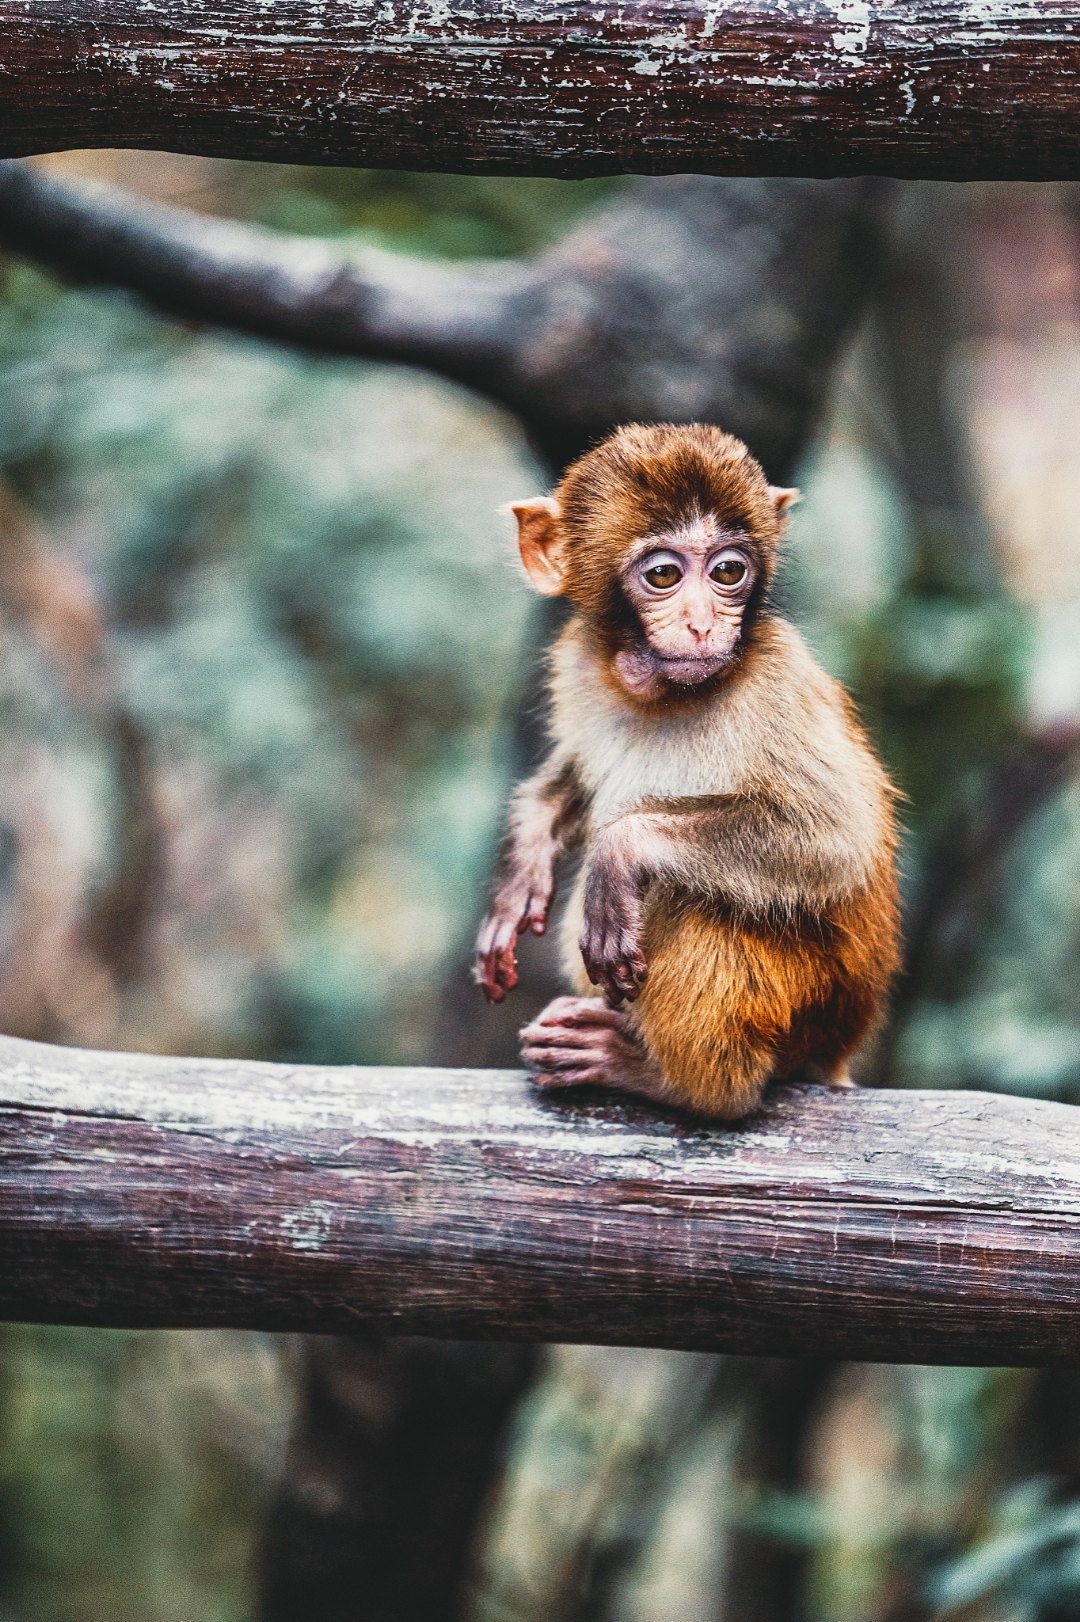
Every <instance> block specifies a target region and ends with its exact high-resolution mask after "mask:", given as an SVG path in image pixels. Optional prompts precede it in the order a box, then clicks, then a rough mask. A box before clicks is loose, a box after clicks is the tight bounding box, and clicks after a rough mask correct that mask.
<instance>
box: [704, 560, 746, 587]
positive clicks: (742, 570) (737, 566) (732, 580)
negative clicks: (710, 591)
mask: <svg viewBox="0 0 1080 1622" xmlns="http://www.w3.org/2000/svg"><path fill="white" fill-rule="evenodd" d="M709 579H710V580H715V581H716V584H717V585H718V586H737V585H738V584H739V582H740V581H741V580H745V579H746V560H745V558H741V557H740V556H739V554H738V553H737V552H727V553H725V554H724V556H723V557H719V558H717V560H716V562H715V563H714V564H713V566H712V568H711V569H710V570H709Z"/></svg>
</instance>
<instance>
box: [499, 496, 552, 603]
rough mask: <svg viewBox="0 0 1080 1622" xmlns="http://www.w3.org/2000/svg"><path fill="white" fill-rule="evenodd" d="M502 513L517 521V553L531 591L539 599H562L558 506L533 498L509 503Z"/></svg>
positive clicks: (548, 501)
mask: <svg viewBox="0 0 1080 1622" xmlns="http://www.w3.org/2000/svg"><path fill="white" fill-rule="evenodd" d="M503 511H504V512H505V511H509V512H512V513H513V515H514V517H515V518H516V519H517V523H518V551H519V552H520V553H521V561H522V563H523V564H524V565H525V572H526V574H527V575H528V577H529V579H530V580H531V581H532V584H533V589H534V590H535V591H538V592H539V593H540V595H541V596H542V597H561V596H562V594H563V592H564V591H565V590H566V587H565V586H564V585H563V572H562V559H561V557H560V556H559V554H560V551H561V547H560V545H559V542H560V536H559V527H558V525H559V503H558V502H557V501H556V500H555V498H554V497H553V496H533V497H531V499H530V500H528V501H511V502H510V504H509V507H508V508H504V509H503Z"/></svg>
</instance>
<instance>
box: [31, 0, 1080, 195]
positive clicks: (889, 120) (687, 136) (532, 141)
mask: <svg viewBox="0 0 1080 1622" xmlns="http://www.w3.org/2000/svg"><path fill="white" fill-rule="evenodd" d="M1078 20H1080V0H995V3H993V4H992V5H985V4H980V5H977V6H973V5H970V4H968V3H967V0H933V3H930V0H876V3H875V0H802V3H800V4H798V5H789V4H788V0H739V3H737V4H729V5H724V4H722V3H714V0H638V3H636V4H635V5H633V6H616V5H599V6H598V5H596V4H587V3H584V0H515V3H514V4H512V5H511V4H509V3H508V0H482V3H475V0H439V3H438V4H436V3H434V0H427V3H424V4H416V3H415V0H385V3H380V4H379V5H377V6H375V5H363V6H361V5H357V4H355V3H353V0H269V3H267V4H262V5H259V6H251V5H249V4H247V3H245V0H218V3H216V4H214V5H213V6H210V5H207V4H205V0H159V3H158V4H156V5H154V6H153V7H147V6H145V5H143V4H142V3H140V0H65V4H63V5H58V4H56V0H0V37H2V39H3V69H4V78H3V95H2V96H0V155H4V156H20V155H24V154H28V153H33V152H44V151H51V150H56V149H58V148H62V147H76V146H79V147H88V146H140V147H159V148H168V149H170V150H173V151H183V152H201V153H209V154H213V155H218V156H223V157H233V158H265V159H273V160H279V161H284V162H297V163H328V164H365V165H374V166H381V167H392V168H405V169H443V170H456V171H462V172H465V171H479V172H482V173H490V174H534V175H565V176H571V177H573V176H581V175H600V174H613V173H619V172H623V171H636V172H640V173H652V174H664V173H671V172H673V171H678V170H683V171H686V170H693V171H698V172H705V173H714V174H802V175H853V174H866V173H874V174H889V175H901V176H921V177H938V178H947V179H955V180H961V179H965V180H966V179H975V178H1017V179H1020V178H1025V179H1030V180H1046V179H1054V178H1072V177H1075V176H1076V174H1077V172H1078V144H1080V120H1078V116H1077V91H1078V77H1080V30H1078V28H1077V22H1078Z"/></svg>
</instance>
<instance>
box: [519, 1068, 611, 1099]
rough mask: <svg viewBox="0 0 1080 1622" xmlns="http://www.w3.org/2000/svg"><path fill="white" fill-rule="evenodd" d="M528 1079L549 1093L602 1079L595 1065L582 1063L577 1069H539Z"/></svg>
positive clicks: (586, 1084)
mask: <svg viewBox="0 0 1080 1622" xmlns="http://www.w3.org/2000/svg"><path fill="white" fill-rule="evenodd" d="M529 1079H530V1080H531V1081H532V1084H533V1086H534V1087H536V1088H538V1089H539V1090H540V1091H541V1092H544V1093H550V1092H556V1091H557V1090H558V1089H559V1088H562V1087H587V1086H588V1085H589V1083H590V1082H592V1083H596V1082H598V1081H600V1080H602V1072H601V1070H600V1069H599V1067H598V1066H596V1065H582V1066H581V1067H580V1069H577V1070H549V1071H541V1072H538V1073H537V1074H536V1075H535V1076H531V1077H530V1078H529Z"/></svg>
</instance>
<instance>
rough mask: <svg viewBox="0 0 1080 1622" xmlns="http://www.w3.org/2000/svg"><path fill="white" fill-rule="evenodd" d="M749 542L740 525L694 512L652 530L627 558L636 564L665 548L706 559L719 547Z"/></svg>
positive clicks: (639, 539)
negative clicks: (707, 555)
mask: <svg viewBox="0 0 1080 1622" xmlns="http://www.w3.org/2000/svg"><path fill="white" fill-rule="evenodd" d="M748 539H749V537H748V535H747V531H746V529H745V528H744V526H743V525H741V524H738V523H736V522H734V521H730V520H729V521H725V520H724V519H722V518H719V517H718V516H717V515H716V514H715V513H691V514H688V515H687V517H685V518H683V519H681V520H678V519H676V520H675V521H674V522H672V523H670V524H666V525H664V526H662V527H659V528H656V529H653V530H651V531H650V532H649V533H648V534H647V535H641V536H638V537H636V538H635V539H634V540H633V541H631V543H630V545H629V547H628V548H627V553H626V558H627V562H628V563H636V562H637V560H638V559H639V558H643V557H647V556H648V554H649V553H650V552H657V551H661V550H662V549H663V548H665V547H672V548H674V549H675V550H677V551H680V552H689V553H691V554H695V555H698V556H702V557H703V556H705V555H706V554H707V553H709V552H715V550H716V548H717V547H718V546H724V545H725V544H731V543H732V542H740V543H742V544H743V545H746V544H747V542H748Z"/></svg>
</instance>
